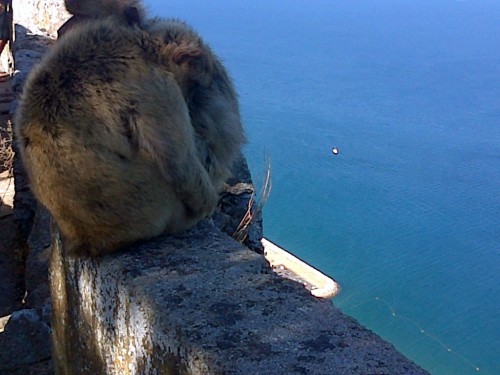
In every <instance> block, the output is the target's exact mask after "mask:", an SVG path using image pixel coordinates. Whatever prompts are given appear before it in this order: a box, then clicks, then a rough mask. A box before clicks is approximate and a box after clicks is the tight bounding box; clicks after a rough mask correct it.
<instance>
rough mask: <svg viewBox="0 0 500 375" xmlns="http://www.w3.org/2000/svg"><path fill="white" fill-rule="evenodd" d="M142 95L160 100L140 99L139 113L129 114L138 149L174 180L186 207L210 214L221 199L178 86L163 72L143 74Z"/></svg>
mask: <svg viewBox="0 0 500 375" xmlns="http://www.w3.org/2000/svg"><path fill="white" fill-rule="evenodd" d="M141 85H142V86H141V87H144V88H146V90H145V92H143V93H140V95H141V96H142V95H148V96H151V95H154V96H155V97H156V98H157V100H152V101H146V100H142V101H138V102H137V104H136V105H137V113H139V114H140V115H139V116H132V117H129V125H128V126H129V127H130V131H131V132H132V133H133V134H134V136H133V138H135V140H134V141H133V143H136V146H137V147H138V151H139V152H140V153H142V154H143V155H145V156H146V157H147V158H148V159H150V160H151V161H152V162H154V163H155V165H157V167H158V170H159V171H160V173H161V174H162V175H163V177H164V178H165V181H166V183H168V184H172V185H173V187H174V190H175V191H176V192H177V195H178V197H179V198H180V200H181V201H182V203H183V204H184V206H185V207H186V211H187V212H188V213H189V214H190V215H191V216H192V217H193V218H194V217H200V218H201V217H203V216H206V215H209V214H210V213H211V212H212V211H213V210H214V209H215V207H216V205H217V201H218V192H217V187H216V186H214V185H213V183H212V181H211V179H210V177H209V175H208V172H207V170H206V169H205V168H204V166H203V164H202V162H201V161H200V159H199V156H198V152H197V150H196V143H195V133H194V131H193V127H192V125H191V119H190V117H189V110H188V107H187V105H186V102H185V101H184V98H183V96H182V93H181V90H180V88H179V86H178V85H177V84H176V83H175V81H174V80H173V78H171V77H170V76H168V75H166V74H165V73H163V72H153V74H151V78H144V79H143V80H142V83H141Z"/></svg>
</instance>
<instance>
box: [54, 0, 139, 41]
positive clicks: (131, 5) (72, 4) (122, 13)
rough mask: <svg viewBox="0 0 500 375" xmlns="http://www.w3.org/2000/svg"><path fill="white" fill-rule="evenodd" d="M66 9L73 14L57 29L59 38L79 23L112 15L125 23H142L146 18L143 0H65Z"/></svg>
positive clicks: (116, 19)
mask: <svg viewBox="0 0 500 375" xmlns="http://www.w3.org/2000/svg"><path fill="white" fill-rule="evenodd" d="M64 4H65V6H66V10H67V11H68V12H69V13H71V14H72V15H73V16H72V17H71V18H70V19H69V20H67V21H66V22H65V23H64V24H63V25H62V26H61V27H60V28H59V30H57V36H58V38H61V37H62V36H63V35H64V34H66V33H67V32H68V31H70V30H73V29H74V28H76V27H77V26H79V25H83V24H84V23H86V22H88V21H91V20H96V19H101V20H102V19H104V18H107V17H112V18H113V19H114V20H115V21H118V22H120V23H123V24H125V25H129V26H131V25H140V24H141V23H142V22H143V21H144V20H145V11H144V6H143V4H142V1H141V0H65V1H64Z"/></svg>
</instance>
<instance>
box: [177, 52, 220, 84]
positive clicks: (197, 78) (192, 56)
mask: <svg viewBox="0 0 500 375" xmlns="http://www.w3.org/2000/svg"><path fill="white" fill-rule="evenodd" d="M173 60H174V62H175V63H176V64H177V65H179V66H181V67H183V68H184V69H185V70H186V71H187V72H188V77H189V79H190V80H192V81H194V82H196V83H199V84H200V85H202V86H208V85H209V84H210V83H211V82H212V72H213V64H212V59H211V58H210V56H208V54H207V52H206V51H205V50H204V49H203V48H202V47H200V46H198V45H195V44H185V45H183V44H181V45H179V46H177V47H176V48H175V50H174V53H173Z"/></svg>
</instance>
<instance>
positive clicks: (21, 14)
mask: <svg viewBox="0 0 500 375" xmlns="http://www.w3.org/2000/svg"><path fill="white" fill-rule="evenodd" d="M13 9H14V17H15V22H16V23H17V24H19V25H23V26H24V27H26V28H28V29H31V30H32V31H35V30H40V31H41V32H43V33H44V34H47V35H49V36H50V37H53V38H55V37H56V36H57V29H58V28H59V27H60V26H61V25H62V24H63V23H64V22H65V21H66V20H67V19H68V18H69V17H70V15H69V13H68V12H66V8H65V6H64V0H43V1H41V0H14V1H13Z"/></svg>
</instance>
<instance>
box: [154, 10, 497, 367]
mask: <svg viewBox="0 0 500 375" xmlns="http://www.w3.org/2000/svg"><path fill="white" fill-rule="evenodd" d="M147 4H148V6H149V10H150V12H151V13H152V14H156V15H161V16H164V17H175V18H180V19H183V20H186V21H187V22H188V23H189V24H191V25H192V26H194V27H195V29H196V30H198V31H199V32H200V33H201V34H202V35H203V37H204V39H205V40H206V41H207V42H208V43H210V44H211V45H212V47H213V48H214V50H215V51H216V53H217V54H218V55H219V56H220V57H221V58H222V59H223V61H224V62H225V64H226V66H227V67H228V69H229V71H230V72H231V75H232V76H233V78H234V80H235V82H236V86H237V89H238V92H239V95H240V100H241V109H242V114H243V119H244V123H245V128H246V131H247V134H248V138H249V144H248V145H247V146H246V148H245V154H246V156H247V158H248V161H249V164H250V166H251V170H252V173H253V178H254V180H255V181H256V183H257V184H261V182H262V179H263V177H264V174H265V170H266V160H267V158H270V159H271V168H272V183H273V190H272V193H271V196H270V197H269V200H268V202H267V204H266V206H265V212H264V226H265V236H266V237H267V238H269V239H271V240H272V241H275V242H276V243H278V244H279V245H280V246H282V247H284V248H286V249H288V250H289V251H291V252H293V253H295V254H296V255H298V256H299V257H301V258H303V259H304V260H306V261H307V262H309V263H311V264H312V265H314V266H315V267H317V268H319V269H320V270H322V271H323V272H325V273H327V274H329V275H331V276H332V277H334V278H335V279H336V280H337V281H338V282H339V283H340V285H341V286H342V292H341V294H340V295H339V296H338V297H336V298H335V299H334V300H333V303H334V304H335V305H336V306H338V307H339V308H341V309H342V310H343V311H344V312H345V313H347V314H348V315H351V316H353V317H355V318H356V319H358V320H359V321H360V322H361V323H362V324H363V325H365V326H366V327H368V328H369V329H371V330H373V331H375V332H376V333H377V334H379V335H380V336H382V337H383V338H385V339H387V340H388V341H390V342H391V343H393V344H394V345H395V346H396V347H397V348H398V349H399V350H400V351H401V352H403V353H404V354H405V355H406V356H408V357H409V358H411V359H412V360H414V361H415V362H416V363H418V364H419V365H421V366H422V367H424V368H425V369H427V370H429V371H430V372H432V373H433V374H450V375H460V374H463V375H466V374H490V375H494V374H500V1H498V0H490V1H488V0H469V1H468V0H464V1H454V0H369V1H368V0H366V1H361V0H314V1H307V0H276V1H263V0H251V1H250V0H248V1H247V0H245V1H243V0H241V1H230V0H225V1H221V0H216V1H201V0H196V1H189V0H183V1H180V0H172V1H167V0H149V1H147ZM333 147H337V148H338V149H339V153H338V155H334V154H333V153H332V148H333Z"/></svg>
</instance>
